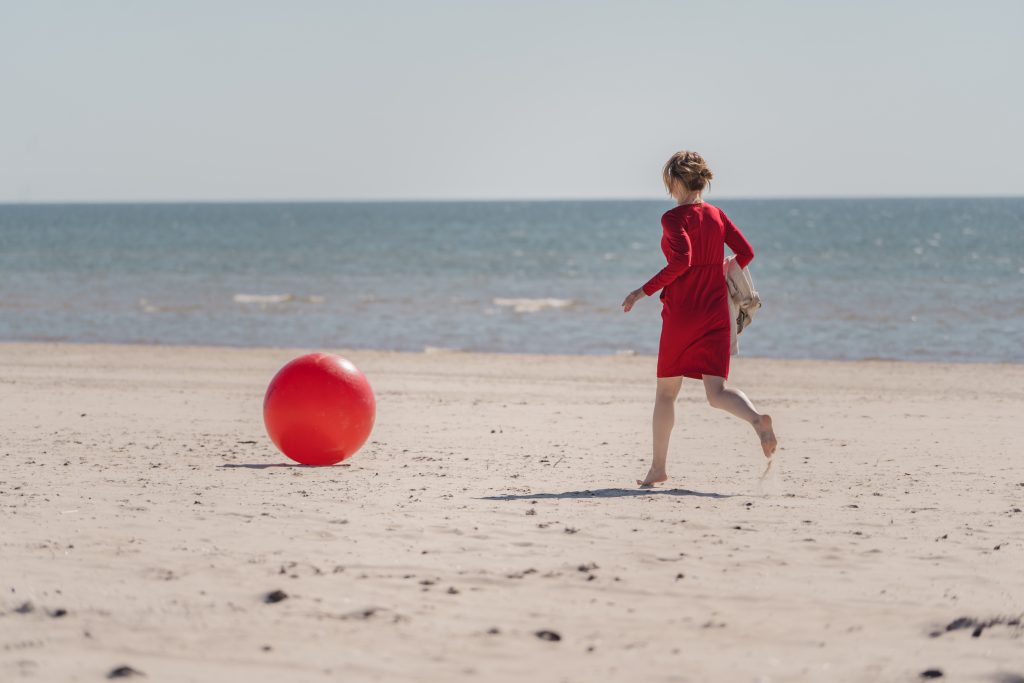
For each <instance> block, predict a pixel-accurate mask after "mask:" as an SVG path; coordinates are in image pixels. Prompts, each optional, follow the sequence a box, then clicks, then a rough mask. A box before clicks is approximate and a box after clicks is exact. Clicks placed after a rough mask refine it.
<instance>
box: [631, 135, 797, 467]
mask: <svg viewBox="0 0 1024 683" xmlns="http://www.w3.org/2000/svg"><path fill="white" fill-rule="evenodd" d="M662 178H663V180H664V181H665V188H666V189H667V190H668V193H669V194H670V195H672V198H673V199H675V200H676V202H677V206H676V207H675V208H673V209H670V210H669V211H666V212H665V214H664V215H663V216H662V217H661V227H662V237H661V250H662V251H663V252H665V258H666V259H668V265H667V266H665V267H664V268H662V269H661V271H659V272H658V274H657V275H655V276H654V277H652V278H651V279H650V280H648V281H647V283H646V284H645V285H644V286H643V287H641V288H640V289H637V290H634V291H632V292H630V293H629V296H627V297H626V300H625V301H623V302H622V309H623V311H625V312H626V313H629V311H630V310H631V309H632V308H633V304H635V303H636V302H637V301H639V300H640V299H642V298H644V297H645V296H652V295H653V294H654V293H655V292H657V291H658V290H661V302H662V311H661V320H662V327H661V343H660V344H659V346H658V390H657V395H656V398H655V402H654V418H653V427H654V430H653V431H654V460H653V462H652V463H651V469H650V471H649V472H648V473H647V476H646V477H645V478H644V479H637V481H636V483H637V484H639V485H640V486H653V485H654V484H658V483H661V482H663V481H667V480H668V473H667V472H666V471H665V460H666V458H667V457H668V441H669V436H670V435H671V434H672V426H673V424H674V423H675V401H676V397H677V396H678V395H679V389H680V387H681V386H682V384H683V378H684V377H691V378H693V379H700V380H703V381H704V390H705V392H706V393H707V397H708V403H710V404H711V405H712V406H713V407H715V408H721V409H722V410H726V411H728V412H730V413H732V414H733V415H735V416H736V417H738V418H740V419H741V420H746V421H747V422H749V423H750V425H751V426H752V427H753V428H754V431H755V432H756V433H757V437H758V439H760V441H761V448H762V450H763V451H764V455H765V457H766V458H770V457H772V454H773V453H775V447H776V444H777V441H776V438H775V432H774V431H773V430H772V418H771V417H769V416H768V415H762V414H761V413H758V412H757V410H755V409H754V406H753V404H752V403H751V402H750V399H748V398H747V397H746V395H745V394H744V393H743V392H742V391H740V390H739V389H733V388H731V387H727V386H725V380H726V378H728V376H729V342H730V338H729V335H730V330H729V301H728V296H729V290H728V287H727V286H726V283H725V275H724V272H723V267H722V266H723V261H724V257H725V247H724V245H726V244H728V245H729V248H730V249H732V250H733V252H735V254H736V260H737V262H738V263H739V265H740V267H746V265H747V264H748V263H750V261H751V260H752V259H753V258H754V250H753V249H752V248H751V247H750V243H749V242H747V240H746V238H744V237H743V235H742V233H740V231H739V230H738V229H737V228H736V226H735V225H733V224H732V221H730V220H729V218H728V217H727V216H726V215H725V213H723V212H722V210H721V209H719V208H718V207H716V206H712V205H711V204H708V203H707V202H705V201H704V200H703V198H702V196H701V195H702V193H703V192H704V189H705V188H706V187H707V185H708V181H709V180H711V178H712V173H711V169H710V168H708V165H707V162H705V161H704V157H702V156H701V155H700V154H698V153H697V152H689V151H685V150H684V151H682V152H676V153H675V154H673V155H672V158H671V159H669V160H668V163H666V164H665V169H664V171H663V173H662Z"/></svg>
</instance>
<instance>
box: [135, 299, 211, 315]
mask: <svg viewBox="0 0 1024 683" xmlns="http://www.w3.org/2000/svg"><path fill="white" fill-rule="evenodd" d="M139 308H141V309H142V312H143V313H191V312H192V311H198V310H199V305H198V304H184V305H180V306H173V305H166V304H154V303H153V302H151V301H150V300H149V299H139Z"/></svg>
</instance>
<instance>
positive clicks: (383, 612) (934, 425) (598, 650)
mask: <svg viewBox="0 0 1024 683" xmlns="http://www.w3.org/2000/svg"><path fill="white" fill-rule="evenodd" d="M328 350H329V349H328ZM305 351H307V349H236V348H199V347H163V346H115V345H76V344H0V406H2V409H3V420H4V424H3V441H2V444H0V457H2V459H0V463H2V466H0V550H2V552H0V589H2V597H0V680H2V681H11V680H37V681H98V680H104V679H105V678H106V677H108V676H109V675H111V674H112V672H114V671H115V670H117V669H119V667H130V669H131V670H134V671H137V672H140V673H141V674H144V675H145V676H146V679H145V680H151V681H236V680H237V681H242V680H244V681H252V682H255V681H275V682H276V681H282V680H284V681H446V682H448V681H488V682H489V681H523V680H531V681H573V682H575V681H580V682H584V681H641V680H643V681H652V682H653V681H760V682H769V681H771V682H781V681H911V680H919V679H920V677H921V676H922V675H923V674H924V672H926V671H933V672H942V674H943V675H944V679H945V680H955V681H994V682H1002V683H1008V682H1010V681H1021V680H1024V678H1022V677H1024V627H1022V625H1021V622H1020V618H1021V615H1022V613H1024V571H1022V570H1021V568H1022V567H1024V512H1022V511H1021V509H1022V508H1024V457H1022V453H1021V436H1022V434H1024V430H1022V427H1021V415H1022V414H1024V411H1022V409H1024V366H1021V365H985V364H970V365H967V364H964V365H957V364H926V363H902V362H825V361H781V360H761V359H747V358H740V359H738V360H735V361H734V369H733V376H732V380H733V381H734V383H735V384H736V385H737V386H739V387H741V388H743V389H744V390H745V391H746V392H747V393H748V394H749V395H750V396H751V397H752V398H753V399H754V401H755V402H756V403H757V404H758V406H759V408H762V409H763V410H765V411H767V412H770V413H771V414H772V415H773V417H774V418H775V424H776V427H777V430H778V434H779V437H780V446H781V450H780V452H779V456H778V459H777V467H776V468H775V471H774V472H773V473H772V474H770V475H769V477H768V478H767V479H766V480H765V481H764V482H761V481H760V480H759V477H760V475H761V472H762V470H763V467H764V462H763V457H762V456H761V455H760V449H759V447H758V444H757V443H756V440H755V438H754V435H753V432H752V431H751V430H750V428H749V427H747V426H746V425H744V424H742V423H740V422H739V421H738V420H736V419H735V418H732V417H730V416H728V415H727V414H725V413H723V412H720V411H716V410H713V409H712V408H710V407H708V406H707V405H706V403H705V402H704V397H703V390H702V389H701V388H700V386H699V385H698V384H697V383H696V382H692V381H691V382H687V383H684V387H683V392H682V396H681V398H680V401H679V405H678V409H677V430H676V432H675V434H674V437H673V442H672V447H671V456H670V460H669V473H670V475H671V476H672V479H671V481H669V482H668V484H667V485H665V486H662V487H660V488H657V489H654V490H639V489H637V488H636V487H635V486H634V485H633V482H634V480H635V478H636V477H639V476H642V475H643V474H644V473H645V472H646V469H647V463H648V458H649V447H650V437H649V416H650V410H651V404H652V397H653V391H654V379H653V375H654V362H655V361H654V358H651V357H626V356H621V357H617V356H579V357H569V356H516V355H498V354H470V353H458V352H435V353H397V352H376V351H360V350H353V351H338V350H335V351H336V352H339V353H342V354H343V355H345V356H346V357H348V358H349V359H351V360H352V361H353V362H355V363H356V364H357V365H358V366H359V367H360V368H361V369H362V370H363V371H364V372H365V373H366V375H367V376H368V378H369V380H370V382H371V383H372V384H373V386H374V388H375V390H376V395H377V401H378V414H377V425H376V429H375V431H374V433H373V435H372V436H371V439H370V441H369V442H368V443H367V444H366V446H365V447H364V448H363V450H362V451H361V452H360V453H358V454H357V455H356V456H355V457H354V458H352V459H351V460H350V461H348V463H346V464H345V465H342V466H336V467H331V468H307V467H299V466H291V465H289V464H288V461H287V460H286V459H285V458H284V457H283V456H282V455H280V454H279V453H278V452H277V451H276V450H275V449H274V447H273V445H272V444H271V442H270V441H269V439H268V438H267V437H266V434H265V432H264V429H263V423H262V415H261V405H262V399H263V392H264V390H265V388H266V384H267V382H268V381H269V379H270V378H271V377H272V376H273V374H274V372H276V370H277V369H278V368H279V367H280V366H281V365H283V364H284V363H285V362H286V361H288V360H289V359H291V358H292V357H294V356H296V355H299V354H300V353H303V352H305ZM274 591H281V592H282V593H283V594H284V595H283V596H281V595H279V596H278V597H283V599H280V600H279V601H277V602H268V601H267V599H266V598H267V596H268V594H270V593H272V592H274ZM120 673H123V674H128V676H127V677H130V674H131V671H129V670H126V669H121V670H120ZM929 675H935V674H934V673H933V674H929Z"/></svg>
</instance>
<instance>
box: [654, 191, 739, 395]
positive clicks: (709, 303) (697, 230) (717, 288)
mask: <svg viewBox="0 0 1024 683" xmlns="http://www.w3.org/2000/svg"><path fill="white" fill-rule="evenodd" d="M661 227H662V237H661V250H662V251H663V252H664V253H665V258H666V259H667V260H668V265H666V266H665V267H664V268H662V269H661V270H660V271H659V272H658V274H657V275H655V276H654V277H652V278H651V279H650V280H648V281H647V283H646V284H645V285H644V286H643V290H644V293H645V294H647V295H648V296H652V295H653V294H654V293H655V292H657V291H658V290H659V289H660V290H662V292H661V302H662V311H661V321H662V322H661V342H660V344H659V346H658V377H679V376H683V377H692V378H694V379H701V378H702V377H703V376H704V375H713V376H717V377H728V376H729V343H730V337H729V334H730V332H729V298H728V297H729V288H728V286H727V285H726V283H725V274H724V272H723V268H722V264H723V261H724V260H725V246H724V245H726V244H728V245H729V248H730V249H732V251H733V252H734V253H735V254H736V261H737V263H739V266H740V267H741V268H745V267H746V266H747V264H748V263H750V261H751V260H753V258H754V250H753V248H751V246H750V243H749V242H747V240H746V238H745V237H743V234H742V233H741V232H740V231H739V229H738V228H737V227H736V226H735V225H733V223H732V221H730V220H729V218H728V216H726V215H725V213H724V212H723V211H722V210H721V209H719V208H718V207H717V206H713V205H711V204H708V203H707V202H703V203H699V204H680V205H679V206H677V207H675V208H674V209H670V210H669V211H666V212H665V214H664V215H663V216H662V217H661Z"/></svg>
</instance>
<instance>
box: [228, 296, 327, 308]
mask: <svg viewBox="0 0 1024 683" xmlns="http://www.w3.org/2000/svg"><path fill="white" fill-rule="evenodd" d="M233 299H234V301H235V303H239V304H261V305H264V306H266V305H267V304H287V303H292V302H297V303H306V304H322V303H323V302H324V297H322V296H317V295H315V294H314V295H312V296H296V295H294V294H235V296H234V297H233Z"/></svg>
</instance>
